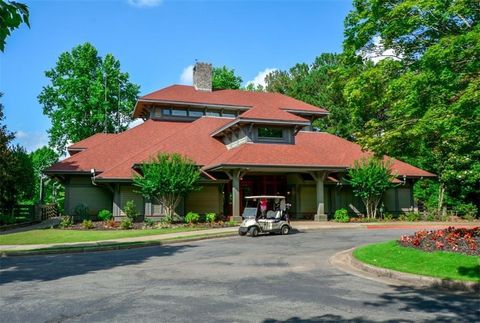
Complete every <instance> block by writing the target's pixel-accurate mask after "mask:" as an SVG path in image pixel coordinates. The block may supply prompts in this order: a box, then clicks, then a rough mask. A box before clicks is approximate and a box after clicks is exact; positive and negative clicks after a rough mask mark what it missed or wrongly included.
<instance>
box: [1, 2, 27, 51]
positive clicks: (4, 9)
mask: <svg viewBox="0 0 480 323" xmlns="http://www.w3.org/2000/svg"><path fill="white" fill-rule="evenodd" d="M28 18H29V12H28V6H27V5H26V4H23V3H20V2H15V1H4V0H0V51H2V52H3V51H4V50H5V43H6V39H7V37H8V36H10V34H11V33H12V31H13V30H14V29H17V28H18V27H19V26H20V25H21V24H22V23H24V24H26V25H27V26H28V27H30V22H29V20H28Z"/></svg>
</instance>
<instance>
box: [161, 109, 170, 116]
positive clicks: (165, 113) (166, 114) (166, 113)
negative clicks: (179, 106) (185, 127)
mask: <svg viewBox="0 0 480 323" xmlns="http://www.w3.org/2000/svg"><path fill="white" fill-rule="evenodd" d="M171 114H172V110H170V109H162V115H164V116H169V115H171Z"/></svg>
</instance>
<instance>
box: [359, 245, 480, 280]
mask: <svg viewBox="0 0 480 323" xmlns="http://www.w3.org/2000/svg"><path fill="white" fill-rule="evenodd" d="M353 255H354V256H355V258H357V259H358V260H360V261H363V262H365V263H367V264H370V265H374V266H378V267H383V268H387V269H393V270H396V271H401V272H406V273H413V274H419V275H425V276H431V277H437V278H443V279H448V280H463V281H474V282H480V257H476V256H467V255H462V254H458V253H453V252H443V251H436V252H424V251H421V250H417V249H414V248H407V247H403V246H400V245H399V244H398V243H397V241H388V242H382V243H376V244H371V245H367V246H363V247H360V248H357V249H356V250H355V251H354V252H353Z"/></svg>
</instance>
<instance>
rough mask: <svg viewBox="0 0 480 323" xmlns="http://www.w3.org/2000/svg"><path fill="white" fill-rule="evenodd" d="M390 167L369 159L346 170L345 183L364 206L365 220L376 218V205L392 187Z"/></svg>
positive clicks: (356, 162) (384, 163) (357, 162)
mask: <svg viewBox="0 0 480 323" xmlns="http://www.w3.org/2000/svg"><path fill="white" fill-rule="evenodd" d="M390 167H391V165H390V162H384V161H382V160H380V159H378V158H375V157H370V158H363V159H361V160H357V161H355V165H354V167H353V168H350V169H349V170H348V175H349V177H350V179H349V180H347V182H348V183H349V184H351V185H352V188H353V193H354V194H355V195H356V196H358V197H360V198H361V199H362V201H363V203H364V204H365V208H366V210H367V218H376V217H377V207H378V204H379V202H380V200H381V198H382V196H383V194H384V193H385V191H386V190H387V189H388V188H390V187H391V186H392V181H393V179H394V178H395V176H394V175H392V173H391V169H390Z"/></svg>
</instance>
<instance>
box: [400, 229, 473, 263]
mask: <svg viewBox="0 0 480 323" xmlns="http://www.w3.org/2000/svg"><path fill="white" fill-rule="evenodd" d="M399 243H400V244H401V245H402V246H404V247H412V248H417V249H421V250H424V251H451V252H457V253H463V254H466V255H474V256H480V227H476V228H472V229H465V228H454V227H448V228H447V229H442V230H434V231H427V230H422V231H418V232H415V234H414V235H411V236H406V235H405V236H402V237H401V238H400V240H399Z"/></svg>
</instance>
